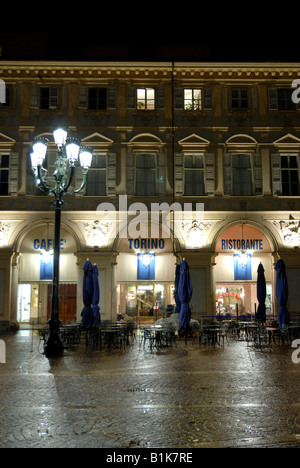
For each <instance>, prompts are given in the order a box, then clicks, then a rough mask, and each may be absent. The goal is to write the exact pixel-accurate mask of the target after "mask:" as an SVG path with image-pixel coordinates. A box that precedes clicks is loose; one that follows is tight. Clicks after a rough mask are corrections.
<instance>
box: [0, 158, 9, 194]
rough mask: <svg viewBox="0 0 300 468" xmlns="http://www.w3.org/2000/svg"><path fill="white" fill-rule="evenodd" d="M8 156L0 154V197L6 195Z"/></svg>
mask: <svg viewBox="0 0 300 468" xmlns="http://www.w3.org/2000/svg"><path fill="white" fill-rule="evenodd" d="M8 183H9V155H8V154H0V195H8Z"/></svg>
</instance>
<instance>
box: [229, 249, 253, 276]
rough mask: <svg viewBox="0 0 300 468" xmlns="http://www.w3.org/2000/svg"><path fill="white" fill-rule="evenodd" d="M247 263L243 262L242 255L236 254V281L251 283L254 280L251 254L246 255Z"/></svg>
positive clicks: (234, 256)
mask: <svg viewBox="0 0 300 468" xmlns="http://www.w3.org/2000/svg"><path fill="white" fill-rule="evenodd" d="M246 256H247V263H246V264H244V262H241V255H240V254H234V255H233V258H234V280H235V281H250V280H252V271H251V254H246Z"/></svg>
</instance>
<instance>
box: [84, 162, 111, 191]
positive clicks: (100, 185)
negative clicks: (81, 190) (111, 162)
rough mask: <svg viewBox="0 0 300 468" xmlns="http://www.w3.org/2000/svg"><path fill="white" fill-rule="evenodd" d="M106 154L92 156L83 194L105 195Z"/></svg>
mask: <svg viewBox="0 0 300 468" xmlns="http://www.w3.org/2000/svg"><path fill="white" fill-rule="evenodd" d="M106 165H107V163H106V154H94V155H93V158H92V165H91V167H90V169H89V171H88V175H87V184H86V189H85V194H86V195H88V196H94V197H97V196H105V195H106Z"/></svg>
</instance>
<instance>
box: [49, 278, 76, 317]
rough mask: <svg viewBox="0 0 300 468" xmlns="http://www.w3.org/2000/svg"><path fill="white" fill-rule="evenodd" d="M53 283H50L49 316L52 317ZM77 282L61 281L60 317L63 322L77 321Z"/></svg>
mask: <svg viewBox="0 0 300 468" xmlns="http://www.w3.org/2000/svg"><path fill="white" fill-rule="evenodd" d="M51 298H52V284H48V308H47V317H48V319H49V318H50V312H51ZM76 301H77V284H73V283H61V284H60V286H59V319H60V320H61V321H62V322H63V323H69V322H75V321H76Z"/></svg>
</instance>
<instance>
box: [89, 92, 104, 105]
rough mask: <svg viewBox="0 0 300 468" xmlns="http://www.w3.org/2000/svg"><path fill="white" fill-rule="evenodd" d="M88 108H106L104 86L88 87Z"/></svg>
mask: <svg viewBox="0 0 300 468" xmlns="http://www.w3.org/2000/svg"><path fill="white" fill-rule="evenodd" d="M88 108H89V109H106V88H88Z"/></svg>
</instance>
